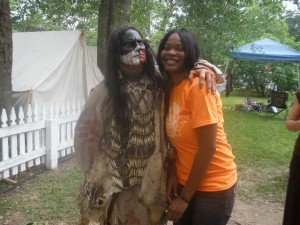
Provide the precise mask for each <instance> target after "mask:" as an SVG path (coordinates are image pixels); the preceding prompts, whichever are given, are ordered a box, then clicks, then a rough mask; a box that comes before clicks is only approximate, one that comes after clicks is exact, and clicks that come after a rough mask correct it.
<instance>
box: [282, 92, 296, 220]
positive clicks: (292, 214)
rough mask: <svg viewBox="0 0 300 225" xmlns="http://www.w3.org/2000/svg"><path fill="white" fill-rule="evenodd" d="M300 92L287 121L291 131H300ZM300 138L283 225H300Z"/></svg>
mask: <svg viewBox="0 0 300 225" xmlns="http://www.w3.org/2000/svg"><path fill="white" fill-rule="evenodd" d="M299 119H300V91H299V90H298V91H297V93H296V96H295V98H294V102H293V106H292V108H291V110H290V113H289V116H288V118H287V120H286V128H287V129H288V130H289V131H293V132H297V131H300V120H299ZM299 171H300V136H298V138H297V140H296V143H295V147H294V151H293V155H292V159H291V162H290V170H289V178H288V185H287V193H286V199H285V206H284V213H283V225H295V224H300V173H299Z"/></svg>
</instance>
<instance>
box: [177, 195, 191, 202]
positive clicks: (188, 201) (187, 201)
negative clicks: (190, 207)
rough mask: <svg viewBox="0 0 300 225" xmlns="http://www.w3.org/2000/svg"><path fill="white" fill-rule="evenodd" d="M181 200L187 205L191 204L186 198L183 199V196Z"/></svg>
mask: <svg viewBox="0 0 300 225" xmlns="http://www.w3.org/2000/svg"><path fill="white" fill-rule="evenodd" d="M179 198H180V199H181V200H182V201H184V202H185V203H186V204H189V203H190V201H188V200H186V199H185V198H184V197H182V196H181V195H179Z"/></svg>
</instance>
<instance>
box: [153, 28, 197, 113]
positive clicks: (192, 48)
mask: <svg viewBox="0 0 300 225" xmlns="http://www.w3.org/2000/svg"><path fill="white" fill-rule="evenodd" d="M175 33H176V34H178V35H179V37H180V39H181V42H182V46H183V50H184V53H185V59H184V67H185V68H184V70H185V72H186V74H187V76H188V74H189V71H190V70H192V69H193V68H194V65H195V63H196V62H197V61H198V60H199V58H200V47H199V45H198V41H197V38H196V37H195V35H194V34H193V33H192V32H190V31H188V30H186V29H184V28H176V29H173V30H170V31H169V32H168V33H167V34H166V35H165V36H164V37H163V39H162V40H161V42H160V44H159V47H158V52H157V64H158V67H159V70H160V72H161V73H162V74H163V75H164V77H166V79H167V80H166V85H165V89H164V90H165V105H166V107H165V109H166V111H168V108H169V107H168V106H169V99H170V92H171V88H172V87H173V81H172V79H171V77H170V74H169V73H167V72H166V71H165V68H164V65H163V63H162V59H161V52H162V51H163V50H164V47H165V44H166V42H167V40H168V39H169V37H170V36H171V35H172V34H175Z"/></svg>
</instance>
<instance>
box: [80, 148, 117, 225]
mask: <svg viewBox="0 0 300 225" xmlns="http://www.w3.org/2000/svg"><path fill="white" fill-rule="evenodd" d="M120 191H121V189H120V188H118V187H117V186H116V185H115V183H114V182H113V180H112V179H111V177H110V176H109V175H108V171H107V163H106V161H105V155H104V154H101V153H98V154H96V156H95V158H94V160H93V164H92V165H91V167H90V169H89V170H88V172H87V173H86V175H85V180H84V182H83V184H82V185H81V187H80V192H79V195H78V198H77V201H78V205H79V208H80V220H79V223H78V225H88V224H89V223H90V221H95V222H99V223H100V224H101V225H105V224H107V211H108V208H109V206H110V203H111V201H112V196H113V194H114V193H117V192H120Z"/></svg>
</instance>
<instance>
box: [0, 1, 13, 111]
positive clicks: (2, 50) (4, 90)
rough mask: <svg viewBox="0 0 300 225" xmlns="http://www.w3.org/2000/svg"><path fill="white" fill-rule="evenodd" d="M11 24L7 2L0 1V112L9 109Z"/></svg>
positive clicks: (10, 91)
mask: <svg viewBox="0 0 300 225" xmlns="http://www.w3.org/2000/svg"><path fill="white" fill-rule="evenodd" d="M11 72H12V23H11V18H10V8H9V0H0V110H2V108H6V109H7V110H9V109H10V107H11V93H12V84H11Z"/></svg>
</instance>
